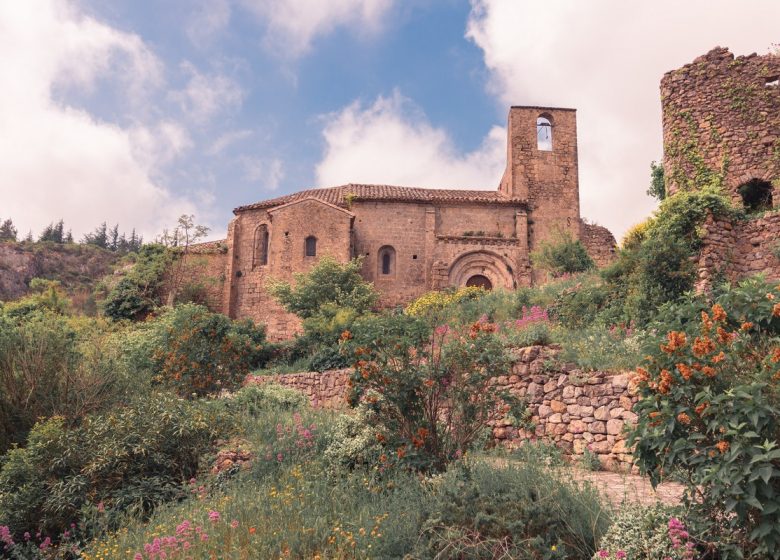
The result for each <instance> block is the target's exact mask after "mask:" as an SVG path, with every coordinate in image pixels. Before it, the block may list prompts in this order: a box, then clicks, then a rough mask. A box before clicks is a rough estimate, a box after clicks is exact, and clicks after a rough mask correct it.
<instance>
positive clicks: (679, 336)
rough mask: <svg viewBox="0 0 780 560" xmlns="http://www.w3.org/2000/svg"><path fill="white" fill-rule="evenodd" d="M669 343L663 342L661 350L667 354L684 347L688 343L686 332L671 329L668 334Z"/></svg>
mask: <svg viewBox="0 0 780 560" xmlns="http://www.w3.org/2000/svg"><path fill="white" fill-rule="evenodd" d="M666 339H667V341H668V344H661V350H662V351H663V352H666V353H667V354H671V353H672V352H674V351H676V350H678V349H680V348H682V347H683V346H685V344H686V343H687V339H686V337H685V333H684V332H677V331H670V332H669V333H668V334H667V335H666Z"/></svg>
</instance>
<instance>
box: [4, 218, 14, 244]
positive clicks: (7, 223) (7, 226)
mask: <svg viewBox="0 0 780 560" xmlns="http://www.w3.org/2000/svg"><path fill="white" fill-rule="evenodd" d="M18 233H19V232H18V230H17V229H16V227H14V223H13V222H12V221H11V218H8V219H7V220H4V221H2V222H0V243H3V242H7V241H16V236H17V234H18Z"/></svg>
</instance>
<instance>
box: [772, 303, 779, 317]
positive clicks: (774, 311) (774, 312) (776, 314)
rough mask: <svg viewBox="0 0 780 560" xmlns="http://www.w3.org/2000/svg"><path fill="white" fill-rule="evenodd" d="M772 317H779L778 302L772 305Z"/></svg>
mask: <svg viewBox="0 0 780 560" xmlns="http://www.w3.org/2000/svg"><path fill="white" fill-rule="evenodd" d="M772 317H780V303H776V304H775V305H774V306H773V307H772Z"/></svg>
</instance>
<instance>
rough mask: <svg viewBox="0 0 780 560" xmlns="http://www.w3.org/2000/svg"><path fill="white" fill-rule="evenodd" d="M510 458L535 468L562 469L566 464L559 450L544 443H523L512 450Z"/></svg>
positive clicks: (550, 444)
mask: <svg viewBox="0 0 780 560" xmlns="http://www.w3.org/2000/svg"><path fill="white" fill-rule="evenodd" d="M511 457H512V458H513V459H517V460H518V461H522V462H524V463H530V464H532V465H537V466H545V467H562V466H564V465H565V464H566V462H565V461H564V459H563V453H562V452H561V448H560V447H558V446H557V445H555V444H552V443H547V442H545V441H538V440H537V441H530V440H529V441H524V442H523V444H522V445H520V446H519V447H517V448H516V449H514V450H512V455H511Z"/></svg>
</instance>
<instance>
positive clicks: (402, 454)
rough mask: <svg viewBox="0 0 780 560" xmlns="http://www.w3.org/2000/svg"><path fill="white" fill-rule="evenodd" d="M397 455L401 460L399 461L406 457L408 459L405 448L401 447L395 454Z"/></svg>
mask: <svg viewBox="0 0 780 560" xmlns="http://www.w3.org/2000/svg"><path fill="white" fill-rule="evenodd" d="M395 453H396V455H398V458H399V459H403V458H404V457H406V450H405V449H404V448H403V447H399V448H398V449H397V450H396V452H395Z"/></svg>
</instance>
